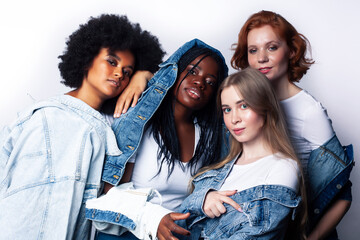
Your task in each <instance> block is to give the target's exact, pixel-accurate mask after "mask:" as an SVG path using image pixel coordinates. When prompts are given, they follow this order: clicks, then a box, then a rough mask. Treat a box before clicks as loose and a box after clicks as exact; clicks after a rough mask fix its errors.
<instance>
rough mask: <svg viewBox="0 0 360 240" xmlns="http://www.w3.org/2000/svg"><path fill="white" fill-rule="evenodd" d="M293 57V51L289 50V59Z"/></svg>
mask: <svg viewBox="0 0 360 240" xmlns="http://www.w3.org/2000/svg"><path fill="white" fill-rule="evenodd" d="M293 57H295V52H294V51H290V54H289V59H292V58H293Z"/></svg>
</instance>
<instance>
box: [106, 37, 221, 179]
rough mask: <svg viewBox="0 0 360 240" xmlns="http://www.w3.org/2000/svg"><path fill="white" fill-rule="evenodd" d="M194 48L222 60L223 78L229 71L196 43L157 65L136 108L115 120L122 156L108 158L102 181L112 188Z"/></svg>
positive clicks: (193, 42)
mask: <svg viewBox="0 0 360 240" xmlns="http://www.w3.org/2000/svg"><path fill="white" fill-rule="evenodd" d="M194 46H199V47H203V48H208V49H211V50H212V51H214V52H215V53H217V54H218V55H219V56H220V57H221V59H222V60H223V64H224V69H225V76H224V77H226V76H227V72H228V68H227V66H226V63H225V59H224V57H223V56H222V54H221V53H220V52H219V51H218V50H216V49H214V48H212V47H210V46H209V45H207V44H205V43H204V42H202V41H201V40H199V39H194V40H191V41H189V42H187V43H185V44H184V45H183V46H181V47H180V48H179V49H178V50H177V51H176V52H175V53H174V54H172V55H171V56H170V57H169V58H168V59H167V60H166V61H165V62H163V63H161V64H160V69H159V71H158V72H157V73H156V74H155V75H154V77H153V78H152V79H151V80H150V81H149V83H148V88H147V89H146V91H145V92H144V93H143V94H142V96H141V98H140V99H139V102H138V104H137V105H136V106H135V107H134V108H130V109H129V110H128V112H127V113H126V114H122V115H121V117H120V118H117V119H115V121H114V123H113V125H112V129H113V130H114V132H115V135H116V139H117V142H118V146H119V149H120V150H121V151H122V152H123V154H121V155H120V156H117V155H111V154H109V155H107V156H106V160H105V165H104V170H103V176H102V180H103V181H105V182H107V183H110V184H112V185H115V186H116V185H118V184H119V182H120V179H121V177H122V175H123V173H124V169H125V165H126V163H127V161H128V160H129V158H130V157H131V156H132V155H133V154H134V153H135V152H136V150H137V148H138V147H139V144H140V141H141V138H142V135H143V132H144V127H145V125H146V123H147V122H148V121H149V119H150V118H151V117H152V116H153V114H154V113H155V111H156V110H157V109H158V107H159V105H160V103H161V102H162V100H163V99H164V97H165V95H166V94H167V92H168V90H169V89H170V88H171V87H172V86H173V84H174V83H175V81H176V78H177V75H178V66H177V62H178V61H179V59H180V58H181V56H182V55H184V53H185V52H187V51H188V50H189V49H191V48H192V47H194Z"/></svg>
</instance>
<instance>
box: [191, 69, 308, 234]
mask: <svg viewBox="0 0 360 240" xmlns="http://www.w3.org/2000/svg"><path fill="white" fill-rule="evenodd" d="M230 86H233V87H234V88H235V89H236V90H237V92H238V93H240V94H241V95H242V97H243V99H244V101H245V102H246V104H247V106H248V107H250V108H251V109H252V110H253V111H254V112H256V113H257V114H259V115H260V116H262V117H263V118H264V125H263V128H262V131H263V135H264V139H265V141H266V144H267V145H268V146H269V147H270V149H271V150H272V152H273V153H281V154H282V155H283V156H284V157H287V158H291V159H294V160H295V161H296V162H297V164H298V166H299V169H300V171H301V169H302V168H301V163H300V161H299V159H298V158H297V156H296V154H295V151H294V149H293V147H292V145H291V142H290V139H289V136H288V133H287V127H286V122H285V118H284V115H283V112H282V110H281V107H280V104H279V101H278V100H277V97H276V94H275V91H274V90H273V88H272V86H271V83H270V81H269V80H268V79H267V78H266V76H265V75H264V74H262V73H261V72H259V71H258V70H256V69H252V68H246V69H244V70H242V71H239V72H237V73H234V74H232V75H230V76H228V77H227V78H226V79H225V80H224V81H223V82H222V84H221V85H220V87H219V89H218V93H217V107H218V110H219V112H221V93H222V91H223V90H224V89H225V88H228V87H230ZM229 140H230V151H229V153H228V155H227V156H226V157H225V158H224V159H223V160H221V161H219V162H218V163H216V164H213V165H210V166H207V167H204V168H202V169H200V171H199V173H197V174H196V175H195V176H194V177H193V179H194V178H196V177H197V176H199V175H201V174H203V173H205V172H207V171H210V170H212V169H218V168H221V167H223V166H224V165H225V164H226V163H228V162H230V161H231V160H233V159H234V158H235V157H236V156H237V155H238V154H239V153H240V152H241V151H242V143H241V142H238V141H236V139H235V138H234V137H233V136H232V135H230V139H229ZM299 183H300V184H299V185H300V194H301V197H302V211H301V213H300V215H301V217H300V218H301V219H299V221H300V223H299V225H300V227H301V230H300V231H301V232H302V233H303V228H304V225H305V223H306V217H307V216H306V191H305V185H304V178H303V174H302V172H301V176H300V179H299ZM297 232H299V231H297Z"/></svg>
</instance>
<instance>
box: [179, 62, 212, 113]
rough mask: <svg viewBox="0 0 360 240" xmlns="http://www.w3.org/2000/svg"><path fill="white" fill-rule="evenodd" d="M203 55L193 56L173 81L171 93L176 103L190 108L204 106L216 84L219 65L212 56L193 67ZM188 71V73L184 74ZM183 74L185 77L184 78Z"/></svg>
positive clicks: (194, 108)
mask: <svg viewBox="0 0 360 240" xmlns="http://www.w3.org/2000/svg"><path fill="white" fill-rule="evenodd" d="M203 56H204V55H200V56H198V57H197V58H195V59H194V60H193V61H192V62H191V63H190V64H189V65H188V66H187V67H186V68H185V70H184V71H183V72H182V73H180V75H179V76H178V78H177V80H176V83H175V88H174V92H173V94H174V96H175V99H176V103H177V104H179V105H181V106H183V107H185V108H188V109H191V110H199V109H201V108H203V107H204V106H206V104H207V103H208V102H209V100H210V99H211V97H212V96H213V95H214V93H215V91H216V89H217V85H218V79H217V76H218V70H219V66H218V64H217V62H216V61H215V60H214V59H213V58H212V57H210V56H208V57H205V58H204V59H203V60H202V61H201V62H200V63H199V64H198V65H197V66H196V67H195V68H194V66H195V65H196V63H197V62H198V61H199V60H200V59H201V58H202V57H203ZM188 72H189V74H188V75H187V76H186V74H187V73H188ZM185 76H186V78H185V79H184V77H185ZM183 79H184V80H183Z"/></svg>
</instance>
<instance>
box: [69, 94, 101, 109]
mask: <svg viewBox="0 0 360 240" xmlns="http://www.w3.org/2000/svg"><path fill="white" fill-rule="evenodd" d="M66 94H67V95H70V96H72V97H75V98H78V99H80V100H81V101H83V102H85V103H86V104H87V105H89V106H90V107H92V108H94V109H95V110H98V111H99V110H100V108H101V106H102V104H103V100H101V99H100V98H96V97H91V96H90V94H89V93H87V92H86V91H85V90H83V89H82V88H78V89H75V90H73V91H71V92H68V93H66Z"/></svg>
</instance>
